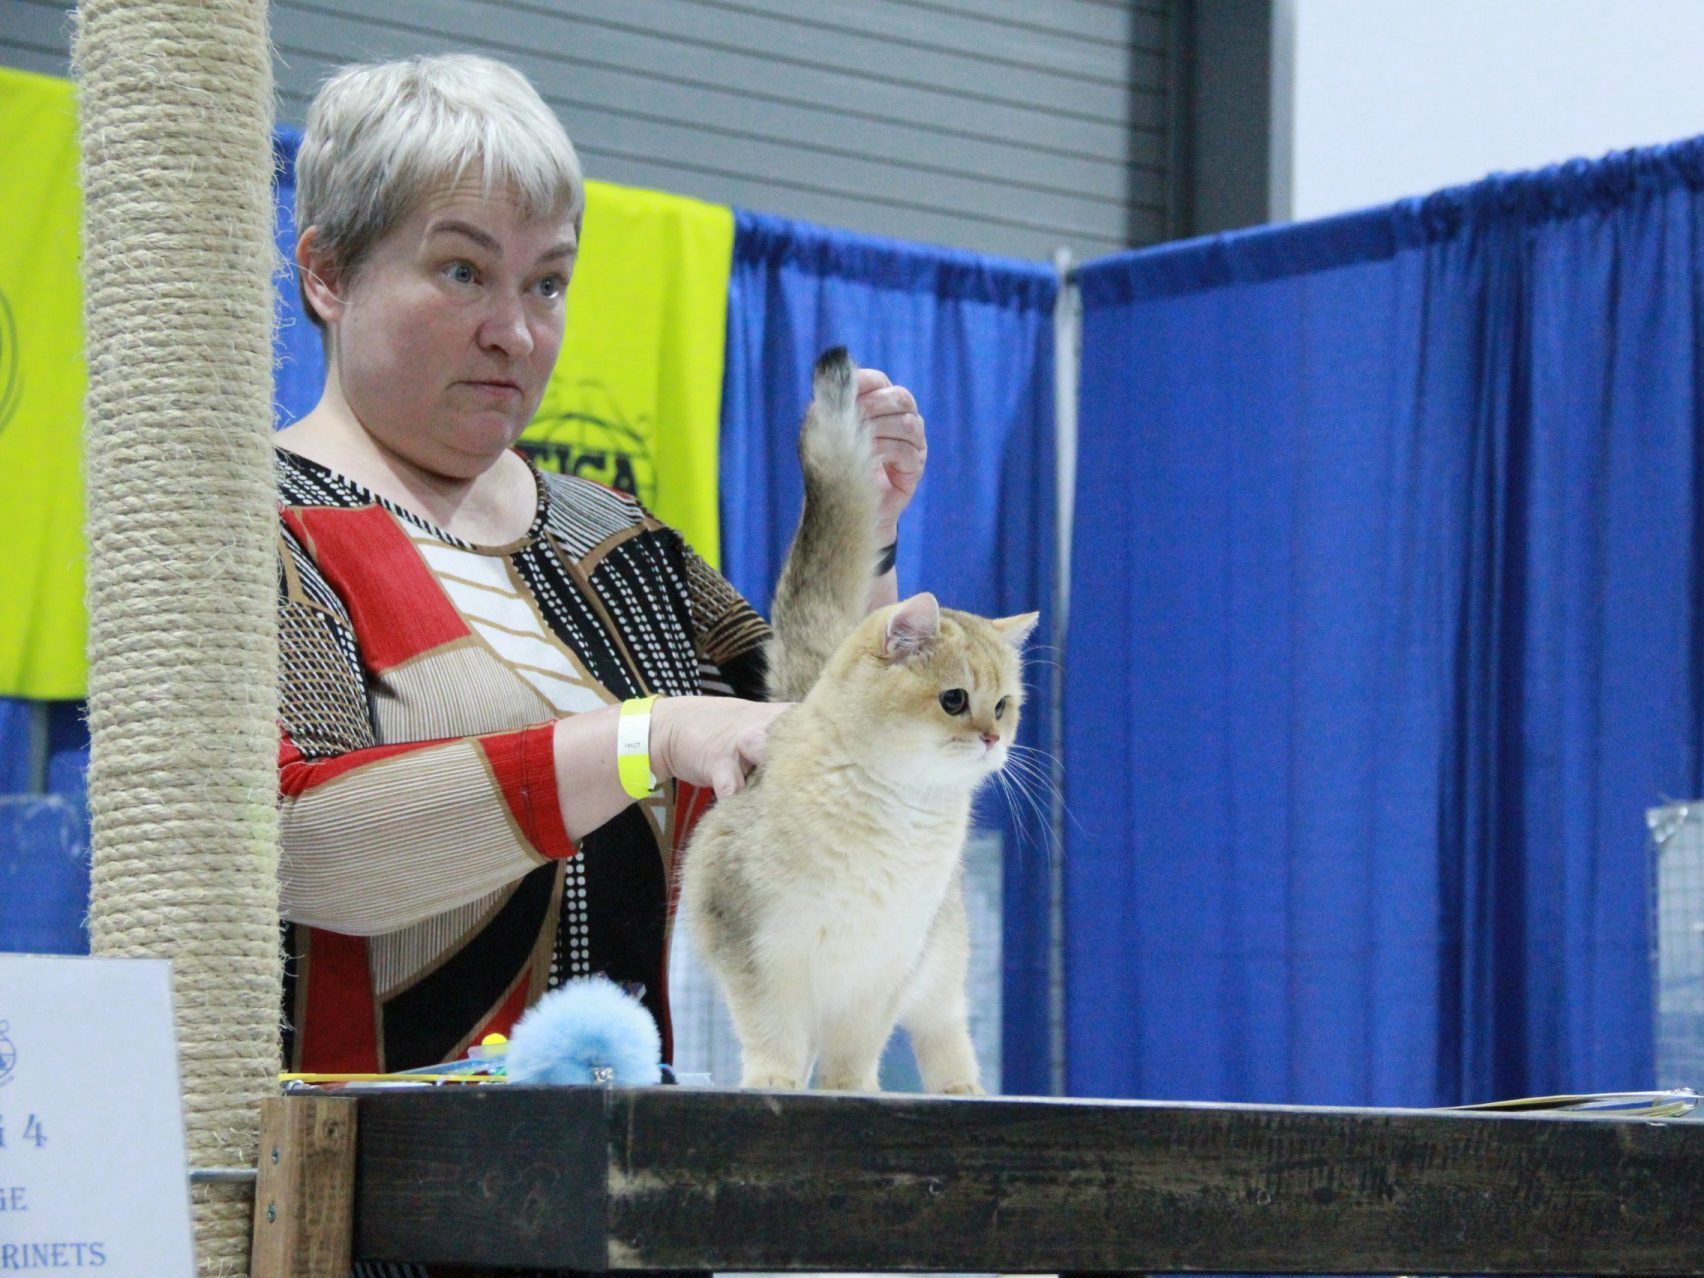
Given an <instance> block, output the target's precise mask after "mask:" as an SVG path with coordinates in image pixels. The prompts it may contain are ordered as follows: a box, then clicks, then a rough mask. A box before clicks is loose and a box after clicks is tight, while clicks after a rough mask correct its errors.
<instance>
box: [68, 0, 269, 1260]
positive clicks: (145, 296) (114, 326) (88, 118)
mask: <svg viewBox="0 0 1704 1278" xmlns="http://www.w3.org/2000/svg"><path fill="white" fill-rule="evenodd" d="M73 64H74V67H75V72H76V77H77V80H78V82H79V86H80V116H81V121H82V132H83V169H82V177H83V193H84V208H85V214H84V230H83V262H84V287H85V310H86V315H85V318H86V324H87V351H88V365H89V398H88V413H87V427H86V435H85V449H86V457H87V468H88V524H87V531H88V546H89V559H88V603H89V728H90V737H91V746H92V749H91V757H90V766H89V803H90V814H91V818H92V823H93V840H92V841H93V852H94V873H93V890H92V896H91V905H90V914H89V930H90V935H91V938H92V942H93V949H94V952H95V953H97V954H105V955H123V956H150V957H160V958H167V959H170V960H171V961H172V965H173V976H174V990H175V998H176V1007H177V1034H178V1050H179V1058H180V1065H181V1070H182V1076H183V1089H184V1113H185V1120H186V1125H187V1128H188V1148H189V1159H190V1165H191V1166H192V1167H232V1166H251V1167H252V1166H254V1165H255V1156H256V1152H257V1146H258V1143H259V1106H258V1103H257V1102H258V1100H259V1099H260V1098H261V1097H262V1096H264V1095H267V1094H269V1093H275V1092H276V1090H277V1074H278V1052H279V1044H278V1018H279V1010H280V1009H279V944H278V940H279V933H278V887H277V862H278V835H277V816H276V807H275V796H276V789H277V773H276V761H277V749H278V744H277V728H276V718H277V710H276V706H277V663H278V656H277V638H276V621H275V609H276V602H275V598H274V591H275V590H276V581H277V577H276V571H277V569H276V560H275V557H274V556H275V546H276V537H277V513H276V507H275V505H274V500H273V496H272V491H273V490H272V479H271V450H270V436H271V415H272V408H271V400H272V295H271V279H270V277H271V265H272V260H273V253H274V249H273V240H272V218H273V200H272V192H271V176H272V150H271V127H272V102H273V94H272V66H271V57H270V46H269V43H268V40H267V28H266V4H265V0H175V2H174V0H84V3H82V4H80V5H79V6H78V12H77V25H76V34H75V38H74V44H73ZM251 1199H252V1190H249V1189H246V1188H244V1187H243V1186H240V1185H228V1184H209V1185H197V1186H196V1188H195V1219H196V1251H197V1254H198V1257H199V1268H200V1272H201V1273H202V1274H220V1275H226V1274H246V1273H247V1272H248V1239H249V1233H250V1228H251V1224H250V1222H251V1215H250V1213H251V1211H252V1203H251Z"/></svg>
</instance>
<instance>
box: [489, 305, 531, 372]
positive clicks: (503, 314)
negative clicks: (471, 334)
mask: <svg viewBox="0 0 1704 1278" xmlns="http://www.w3.org/2000/svg"><path fill="white" fill-rule="evenodd" d="M479 340H480V344H481V345H483V346H487V347H492V348H495V349H497V350H500V351H502V352H503V353H504V354H506V355H508V356H509V357H510V358H511V359H519V358H520V357H521V356H523V355H526V354H529V353H530V352H531V351H532V348H533V335H532V328H531V326H530V325H528V323H527V312H526V307H525V306H523V305H522V304H521V300H520V299H519V298H514V297H505V298H499V299H498V300H496V301H494V302H493V303H492V306H491V310H490V311H489V312H488V313H487V314H486V316H485V319H484V321H483V322H482V323H481V325H480V332H479Z"/></svg>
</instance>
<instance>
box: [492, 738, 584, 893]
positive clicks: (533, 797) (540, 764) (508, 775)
mask: <svg viewBox="0 0 1704 1278" xmlns="http://www.w3.org/2000/svg"><path fill="white" fill-rule="evenodd" d="M477 740H478V742H479V748H480V749H481V750H483V751H484V752H485V757H486V759H487V760H488V761H489V762H490V764H491V773H492V775H493V776H495V777H496V778H497V784H498V785H499V786H500V787H501V788H502V790H503V799H504V801H505V802H506V803H508V805H509V812H510V814H511V815H513V817H514V818H515V824H516V825H518V826H520V827H521V833H522V834H524V835H525V836H526V839H527V842H528V843H530V844H532V846H533V851H535V852H537V853H538V854H539V855H540V856H543V857H549V858H551V859H552V860H562V859H564V858H566V857H571V856H573V855H574V853H575V851H576V849H575V847H574V840H572V839H570V838H569V837H568V830H567V828H566V827H565V826H564V825H563V823H562V805H561V803H560V802H558V800H557V794H556V725H555V724H554V723H541V724H538V725H536V726H535V727H531V728H522V729H521V730H520V731H518V732H503V733H497V734H494V735H492V736H488V737H479V738H477Z"/></svg>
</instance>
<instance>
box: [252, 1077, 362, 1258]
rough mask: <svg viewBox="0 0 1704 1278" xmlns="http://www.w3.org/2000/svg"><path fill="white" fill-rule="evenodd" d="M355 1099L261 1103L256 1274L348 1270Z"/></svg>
mask: <svg viewBox="0 0 1704 1278" xmlns="http://www.w3.org/2000/svg"><path fill="white" fill-rule="evenodd" d="M355 1123H356V1107H355V1102H354V1101H353V1100H352V1099H348V1098H345V1097H333V1096H324V1097H322V1096H278V1097H269V1098H268V1099H266V1100H263V1101H262V1102H261V1103H260V1173H259V1176H258V1178H257V1180H256V1182H255V1196H254V1249H253V1253H252V1258H251V1272H252V1273H253V1275H254V1278H322V1276H323V1275H326V1274H346V1273H348V1272H349V1256H350V1251H351V1243H352V1240H353V1238H354V1219H353V1215H352V1212H353V1210H354V1202H355Z"/></svg>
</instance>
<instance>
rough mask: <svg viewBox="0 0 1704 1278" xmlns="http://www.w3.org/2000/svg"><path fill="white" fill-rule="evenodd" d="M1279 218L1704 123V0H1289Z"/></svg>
mask: <svg viewBox="0 0 1704 1278" xmlns="http://www.w3.org/2000/svg"><path fill="white" fill-rule="evenodd" d="M1275 22H1276V29H1275V32H1274V41H1273V45H1274V68H1275V74H1274V77H1273V93H1274V104H1273V106H1274V110H1273V129H1274V138H1273V147H1272V163H1273V174H1272V185H1271V190H1272V217H1273V220H1274V221H1284V220H1289V219H1297V220H1300V219H1305V218H1313V217H1320V216H1324V215H1326V214H1331V213H1341V212H1344V211H1346V210H1349V209H1356V208H1364V207H1366V206H1368V205H1372V204H1383V203H1388V202H1389V201H1391V200H1395V199H1398V198H1400V197H1402V196H1407V195H1423V194H1426V193H1427V192H1430V191H1434V190H1437V189H1438V188H1439V187H1444V186H1453V185H1456V184H1458V183H1462V182H1471V181H1474V180H1475V179H1477V178H1481V177H1484V176H1485V175H1486V174H1488V173H1492V172H1495V171H1510V170H1518V169H1530V168H1538V167H1541V166H1543V165H1546V164H1551V163H1555V162H1557V161H1560V160H1566V159H1571V158H1574V157H1576V156H1586V157H1596V156H1600V155H1602V154H1604V153H1605V152H1607V151H1614V150H1621V149H1623V148H1626V147H1632V146H1648V145H1651V144H1654V143H1660V142H1672V141H1676V140H1678V139H1680V138H1684V137H1691V136H1693V135H1695V134H1700V133H1704V0H1278V2H1277V9H1276V13H1275Z"/></svg>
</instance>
